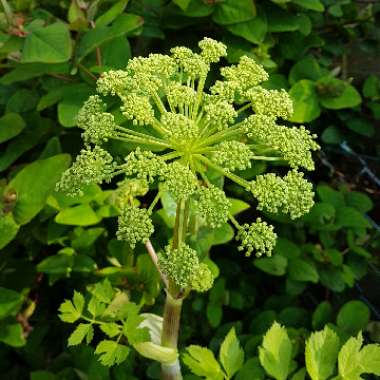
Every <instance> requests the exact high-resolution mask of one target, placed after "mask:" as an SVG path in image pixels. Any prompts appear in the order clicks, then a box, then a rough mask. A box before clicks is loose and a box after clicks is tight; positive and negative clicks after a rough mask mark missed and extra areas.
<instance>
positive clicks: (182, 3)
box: [173, 0, 191, 11]
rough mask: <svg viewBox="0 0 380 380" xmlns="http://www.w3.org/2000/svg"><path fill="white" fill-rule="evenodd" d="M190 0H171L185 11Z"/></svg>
mask: <svg viewBox="0 0 380 380" xmlns="http://www.w3.org/2000/svg"><path fill="white" fill-rule="evenodd" d="M190 1H191V0H173V3H174V4H177V5H178V6H179V7H180V8H181V9H182V10H183V11H186V9H187V7H188V6H189V4H190Z"/></svg>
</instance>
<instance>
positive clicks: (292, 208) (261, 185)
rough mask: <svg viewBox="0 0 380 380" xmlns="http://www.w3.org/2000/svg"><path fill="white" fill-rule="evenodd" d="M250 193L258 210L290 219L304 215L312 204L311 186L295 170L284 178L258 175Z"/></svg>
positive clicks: (271, 174) (301, 174)
mask: <svg viewBox="0 0 380 380" xmlns="http://www.w3.org/2000/svg"><path fill="white" fill-rule="evenodd" d="M251 191H252V194H253V196H254V197H255V198H256V199H257V201H258V203H259V204H258V207H257V208H258V209H259V210H266V211H268V212H271V213H277V212H278V211H281V212H283V213H285V214H289V215H290V217H291V219H296V218H299V217H300V216H302V215H304V214H306V213H307V212H309V210H310V209H311V207H312V206H313V204H314V201H313V197H314V192H313V186H312V185H311V183H310V182H308V181H306V179H305V178H304V177H303V173H299V172H297V171H296V170H291V171H290V172H289V173H288V174H287V175H286V176H285V177H284V178H281V177H278V176H276V175H275V174H274V173H268V174H264V175H259V176H257V177H256V179H255V181H253V182H252V184H251Z"/></svg>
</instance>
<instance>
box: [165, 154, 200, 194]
mask: <svg viewBox="0 0 380 380" xmlns="http://www.w3.org/2000/svg"><path fill="white" fill-rule="evenodd" d="M161 179H162V180H163V181H164V185H163V188H164V189H165V190H166V191H169V192H170V193H171V195H172V196H173V197H174V199H176V200H178V199H181V198H183V199H187V198H189V197H190V196H191V195H192V194H194V192H195V190H196V189H197V186H198V180H197V177H196V175H195V174H194V173H193V172H192V171H191V170H190V168H189V167H187V166H185V165H183V164H181V163H179V162H178V161H174V162H172V163H170V164H167V167H166V172H165V173H164V174H163V176H162V177H161Z"/></svg>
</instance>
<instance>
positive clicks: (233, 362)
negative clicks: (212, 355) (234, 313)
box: [219, 328, 244, 378]
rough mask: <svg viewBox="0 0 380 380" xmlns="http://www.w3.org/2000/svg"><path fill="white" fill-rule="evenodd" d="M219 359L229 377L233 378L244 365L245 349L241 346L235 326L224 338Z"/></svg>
mask: <svg viewBox="0 0 380 380" xmlns="http://www.w3.org/2000/svg"><path fill="white" fill-rule="evenodd" d="M219 360H220V362H221V363H222V366H223V368H224V370H225V372H226V374H227V376H228V377H229V378H232V376H234V375H235V373H236V372H238V371H239V370H240V368H241V367H242V366H243V363H244V351H243V349H242V348H241V346H240V342H239V340H238V338H237V336H236V332H235V329H234V328H232V329H231V330H230V331H229V333H228V334H227V336H226V337H225V338H224V341H223V343H222V345H221V347H220V352H219Z"/></svg>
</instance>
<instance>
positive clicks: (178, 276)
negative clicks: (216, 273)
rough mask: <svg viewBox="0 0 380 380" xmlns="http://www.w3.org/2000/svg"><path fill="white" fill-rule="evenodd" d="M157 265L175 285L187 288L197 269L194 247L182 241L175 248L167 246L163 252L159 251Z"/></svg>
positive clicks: (196, 256) (197, 262) (197, 260)
mask: <svg viewBox="0 0 380 380" xmlns="http://www.w3.org/2000/svg"><path fill="white" fill-rule="evenodd" d="M158 265H159V267H160V268H161V270H162V271H163V272H164V273H165V274H166V275H167V276H168V277H169V278H170V279H171V280H173V281H174V282H175V284H176V285H177V286H179V287H181V288H188V287H190V286H191V284H192V282H193V279H194V276H195V275H196V273H197V272H198V270H199V259H198V255H197V252H196V251H194V249H192V248H190V247H189V246H188V245H186V244H185V243H182V244H181V245H180V246H179V247H178V248H176V249H171V248H170V247H169V246H168V247H166V250H165V252H160V253H159V254H158Z"/></svg>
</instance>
